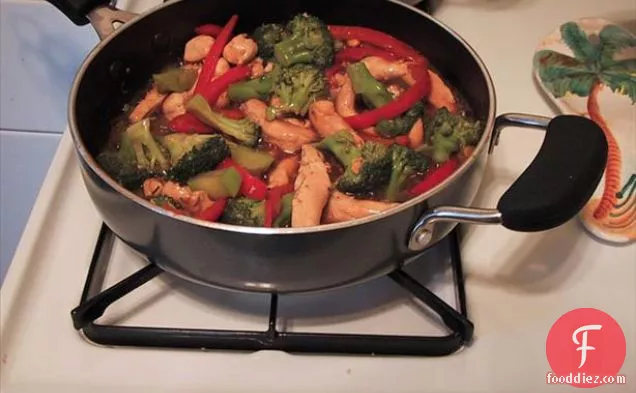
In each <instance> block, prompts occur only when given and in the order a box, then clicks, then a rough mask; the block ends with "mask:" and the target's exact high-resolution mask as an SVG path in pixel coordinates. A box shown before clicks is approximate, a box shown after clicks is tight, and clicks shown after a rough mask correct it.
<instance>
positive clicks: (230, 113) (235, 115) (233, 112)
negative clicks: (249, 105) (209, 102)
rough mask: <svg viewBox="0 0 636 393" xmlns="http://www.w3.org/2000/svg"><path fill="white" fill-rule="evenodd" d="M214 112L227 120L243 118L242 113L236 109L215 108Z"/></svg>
mask: <svg viewBox="0 0 636 393" xmlns="http://www.w3.org/2000/svg"><path fill="white" fill-rule="evenodd" d="M215 110H216V111H217V112H219V113H221V114H222V115H223V116H225V117H227V118H229V119H234V120H241V119H242V118H244V117H245V115H244V114H243V112H241V110H240V109H236V108H216V109H215Z"/></svg>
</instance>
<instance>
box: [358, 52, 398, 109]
mask: <svg viewBox="0 0 636 393" xmlns="http://www.w3.org/2000/svg"><path fill="white" fill-rule="evenodd" d="M347 74H348V75H349V78H351V84H352V86H353V91H355V93H356V94H360V95H361V96H362V98H363V99H364V100H365V102H368V103H370V104H371V105H372V106H373V107H374V108H379V107H381V106H384V105H386V104H388V103H389V102H391V101H393V96H392V95H391V93H390V92H389V90H387V88H386V86H384V84H382V83H381V82H379V81H377V80H376V79H375V78H374V77H373V76H372V75H371V73H370V72H369V70H368V69H367V66H366V65H365V64H364V63H363V62H358V63H352V64H349V65H348V66H347Z"/></svg>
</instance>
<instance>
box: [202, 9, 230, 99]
mask: <svg viewBox="0 0 636 393" xmlns="http://www.w3.org/2000/svg"><path fill="white" fill-rule="evenodd" d="M237 22H238V15H232V17H231V18H230V20H229V21H228V22H227V24H226V25H225V26H224V27H223V30H222V31H221V32H220V33H219V35H218V36H217V37H216V40H215V41H214V44H212V48H210V51H209V52H208V54H207V55H206V56H205V59H203V67H202V68H201V73H200V74H199V80H198V81H197V85H196V87H195V88H194V94H199V93H201V91H202V90H204V89H205V88H206V87H207V86H208V85H209V84H210V82H211V81H212V77H213V76H214V71H215V70H216V63H218V62H219V59H220V58H221V55H222V54H223V48H225V45H226V44H227V43H228V41H229V40H230V36H231V35H232V31H233V30H234V27H236V23H237Z"/></svg>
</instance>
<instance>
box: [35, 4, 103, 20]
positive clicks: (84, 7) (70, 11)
mask: <svg viewBox="0 0 636 393" xmlns="http://www.w3.org/2000/svg"><path fill="white" fill-rule="evenodd" d="M47 1H48V2H49V3H51V4H53V5H54V6H55V7H56V8H57V9H58V10H60V11H62V12H63V13H64V15H66V17H67V18H69V19H70V20H71V21H72V22H73V23H75V24H76V25H78V26H83V25H85V24H87V23H89V22H90V21H89V20H88V18H87V17H86V15H88V13H89V12H91V11H92V10H94V9H95V8H96V7H98V6H100V5H107V4H108V0H47Z"/></svg>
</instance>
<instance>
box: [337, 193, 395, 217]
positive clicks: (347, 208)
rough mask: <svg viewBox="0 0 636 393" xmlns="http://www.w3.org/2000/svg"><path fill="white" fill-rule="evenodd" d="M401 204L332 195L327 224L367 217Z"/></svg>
mask: <svg viewBox="0 0 636 393" xmlns="http://www.w3.org/2000/svg"><path fill="white" fill-rule="evenodd" d="M398 205H399V203H390V202H380V201H373V200H365V199H356V198H353V197H350V196H348V195H345V194H343V193H341V192H338V191H334V192H332V193H331V197H330V198H329V202H328V203H327V208H326V210H325V223H327V224H331V223H335V222H344V221H349V220H355V219H357V218H362V217H367V216H370V215H372V214H377V213H380V212H382V211H384V210H387V209H391V208H393V207H395V206H398Z"/></svg>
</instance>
